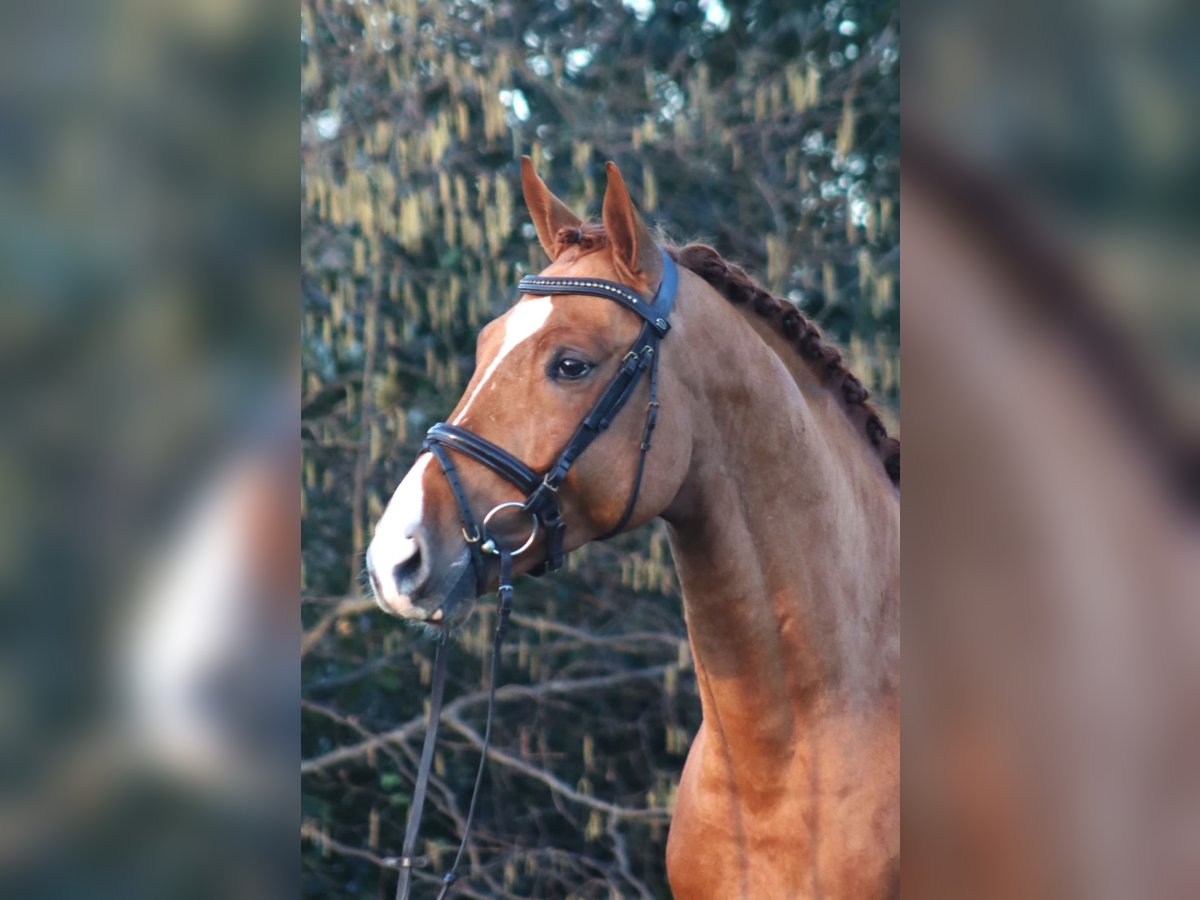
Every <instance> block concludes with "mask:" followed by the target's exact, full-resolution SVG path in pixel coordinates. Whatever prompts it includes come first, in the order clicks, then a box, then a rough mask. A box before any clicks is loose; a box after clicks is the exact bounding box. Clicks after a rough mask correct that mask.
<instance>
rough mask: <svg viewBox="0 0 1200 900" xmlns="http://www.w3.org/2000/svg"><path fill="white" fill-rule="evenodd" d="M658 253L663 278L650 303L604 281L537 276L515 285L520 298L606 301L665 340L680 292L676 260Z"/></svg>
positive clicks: (629, 289) (664, 253)
mask: <svg viewBox="0 0 1200 900" xmlns="http://www.w3.org/2000/svg"><path fill="white" fill-rule="evenodd" d="M658 252H659V253H660V254H661V255H662V278H661V280H660V281H659V283H658V290H657V291H655V293H654V296H653V297H652V298H651V299H650V300H647V299H646V298H645V297H642V296H641V295H639V294H638V293H637V292H636V291H634V290H633V288H631V287H628V286H626V285H624V284H621V283H620V282H616V281H608V280H607V279H604V278H543V277H542V276H540V275H526V276H525V277H524V278H522V279H521V280H520V281H519V282H518V283H517V288H518V289H519V290H520V291H521V293H523V294H588V295H591V296H593V297H607V298H608V299H609V300H615V301H616V302H617V303H620V304H621V305H622V306H624V307H625V308H626V309H629V310H632V311H633V312H635V313H637V314H638V315H639V316H641V317H642V318H643V319H645V320H646V324H648V325H650V326H651V327H652V328H653V329H654V330H655V332H656V333H657V334H658V336H659V337H665V336H666V333H667V332H668V331H670V330H671V326H670V324H669V322H668V321H667V320H668V319H670V317H671V307H672V306H673V305H674V303H675V292H676V291H677V290H678V289H679V270H678V269H676V268H675V260H673V259H671V257H670V255H668V253H667V251H665V250H663V249H662V248H661V247H660V248H659V250H658Z"/></svg>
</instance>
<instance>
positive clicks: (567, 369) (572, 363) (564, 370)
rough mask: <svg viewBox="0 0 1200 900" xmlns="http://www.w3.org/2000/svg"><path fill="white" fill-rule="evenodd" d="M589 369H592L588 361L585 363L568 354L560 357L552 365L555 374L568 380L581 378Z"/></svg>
mask: <svg viewBox="0 0 1200 900" xmlns="http://www.w3.org/2000/svg"><path fill="white" fill-rule="evenodd" d="M590 371H592V367H591V365H590V364H589V363H585V362H584V361H583V360H581V359H572V358H571V357H569V356H568V357H565V358H563V359H560V360H559V361H558V365H557V366H555V367H554V374H555V376H556V377H558V378H563V379H566V380H568V381H572V380H574V379H576V378H582V377H583V376H584V375H586V374H587V373H588V372H590Z"/></svg>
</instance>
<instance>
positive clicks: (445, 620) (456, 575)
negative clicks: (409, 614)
mask: <svg viewBox="0 0 1200 900" xmlns="http://www.w3.org/2000/svg"><path fill="white" fill-rule="evenodd" d="M420 606H421V609H422V610H425V611H426V612H425V615H424V618H421V617H413V618H410V619H409V621H411V622H413V623H415V624H417V625H420V626H422V627H423V628H424V630H425V631H426V632H427V633H429V634H433V635H440V634H442V633H443V632H446V631H456V630H458V629H459V628H461V627H462V626H463V625H465V624H466V623H467V621H468V620H469V619H470V618H471V613H472V612H473V611H474V609H475V569H474V568H473V567H472V566H471V558H470V554H469V553H468V552H467V550H466V548H465V547H464V548H463V552H462V554H461V556H459V558H458V559H456V560H454V562H453V563H452V564H451V565H450V566H449V567H448V568H447V570H446V574H445V576H444V577H442V578H441V579H439V580H438V586H437V590H436V591H435V592H433V594H432V595H431V596H426V597H422V598H421V604H420Z"/></svg>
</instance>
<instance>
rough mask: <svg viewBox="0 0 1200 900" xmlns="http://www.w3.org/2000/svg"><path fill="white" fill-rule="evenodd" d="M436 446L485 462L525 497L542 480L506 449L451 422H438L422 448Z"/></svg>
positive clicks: (429, 432) (428, 434)
mask: <svg viewBox="0 0 1200 900" xmlns="http://www.w3.org/2000/svg"><path fill="white" fill-rule="evenodd" d="M435 444H442V445H444V446H446V447H449V448H451V449H452V450H457V451H458V452H459V453H462V454H464V455H466V456H469V457H471V458H472V459H474V460H475V461H476V462H481V463H483V464H484V465H485V466H487V467H488V468H489V469H491V470H492V471H493V472H495V473H496V474H497V475H499V476H500V477H502V478H504V479H507V480H508V481H511V482H512V483H513V484H515V485H516V486H517V488H518V489H519V490H520V491H521V493H523V494H525V495H526V496H528V495H529V494H531V493H533V491H534V489H535V488H536V487H537V486H538V482H539V481H540V480H541V478H540V477H539V476H538V474H537V472H535V471H533V469H531V468H529V466H527V465H525V463H523V462H521V460H519V459H517V458H516V457H515V456H513V455H512V454H511V453H509V452H508V451H507V450H505V449H504V448H503V447H498V446H496V445H495V444H493V443H492V442H491V441H489V440H486V439H484V438H481V437H479V435H477V434H475V433H474V432H471V431H467V429H465V428H460V427H458V426H457V425H451V424H450V423H449V422H438V423H437V424H436V425H434V426H433V427H432V428H430V429H429V431H428V432H427V433H426V435H425V442H424V443H423V444H422V445H421V449H422V450H428V449H429V448H430V447H431V446H433V445H435Z"/></svg>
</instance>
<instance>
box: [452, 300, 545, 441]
mask: <svg viewBox="0 0 1200 900" xmlns="http://www.w3.org/2000/svg"><path fill="white" fill-rule="evenodd" d="M553 310H554V298H553V297H538V298H537V299H535V300H526V301H524V302H523V303H518V304H517V305H516V306H514V307H513V309H512V312H510V313H509V314H508V320H507V321H506V322H505V323H504V341H503V342H502V343H501V344H500V352H499V353H497V354H496V358H495V359H493V360H492V361H491V362H490V363H488V367H487V369H485V370H484V373H483V377H482V378H480V379H479V383H478V384H477V385H475V390H473V391H471V396H470V397H468V398H467V402H466V403H464V404H463V408H462V410H461V411H460V412H459V414H458V415H457V416H455V417H454V423H453V424H455V425H457V424H459V423H460V422H462V420H463V418H464V417H465V416H466V414H467V410H469V409H470V408H471V404H472V403H474V402H475V398H476V397H478V396H479V394H480V393H481V392H482V391H483V388H484V386H485V385H486V384H487V383H488V382H489V381H491V380H492V376H493V375H494V374H495V373H496V369H498V368H499V367H500V364H501V363H502V362H504V358H505V357H506V356H508V354H510V353H512V352H513V350H515V349H516V348H517V347H518V346H519V345H520V344H521V343H523V342H524V341H526V340H528V339H529V338H531V337H533V336H534V335H535V334H537V333H538V332H539V331H541V330H542V326H543V325H545V324H546V320H547V319H548V318H550V313H551V312H552V311H553Z"/></svg>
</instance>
